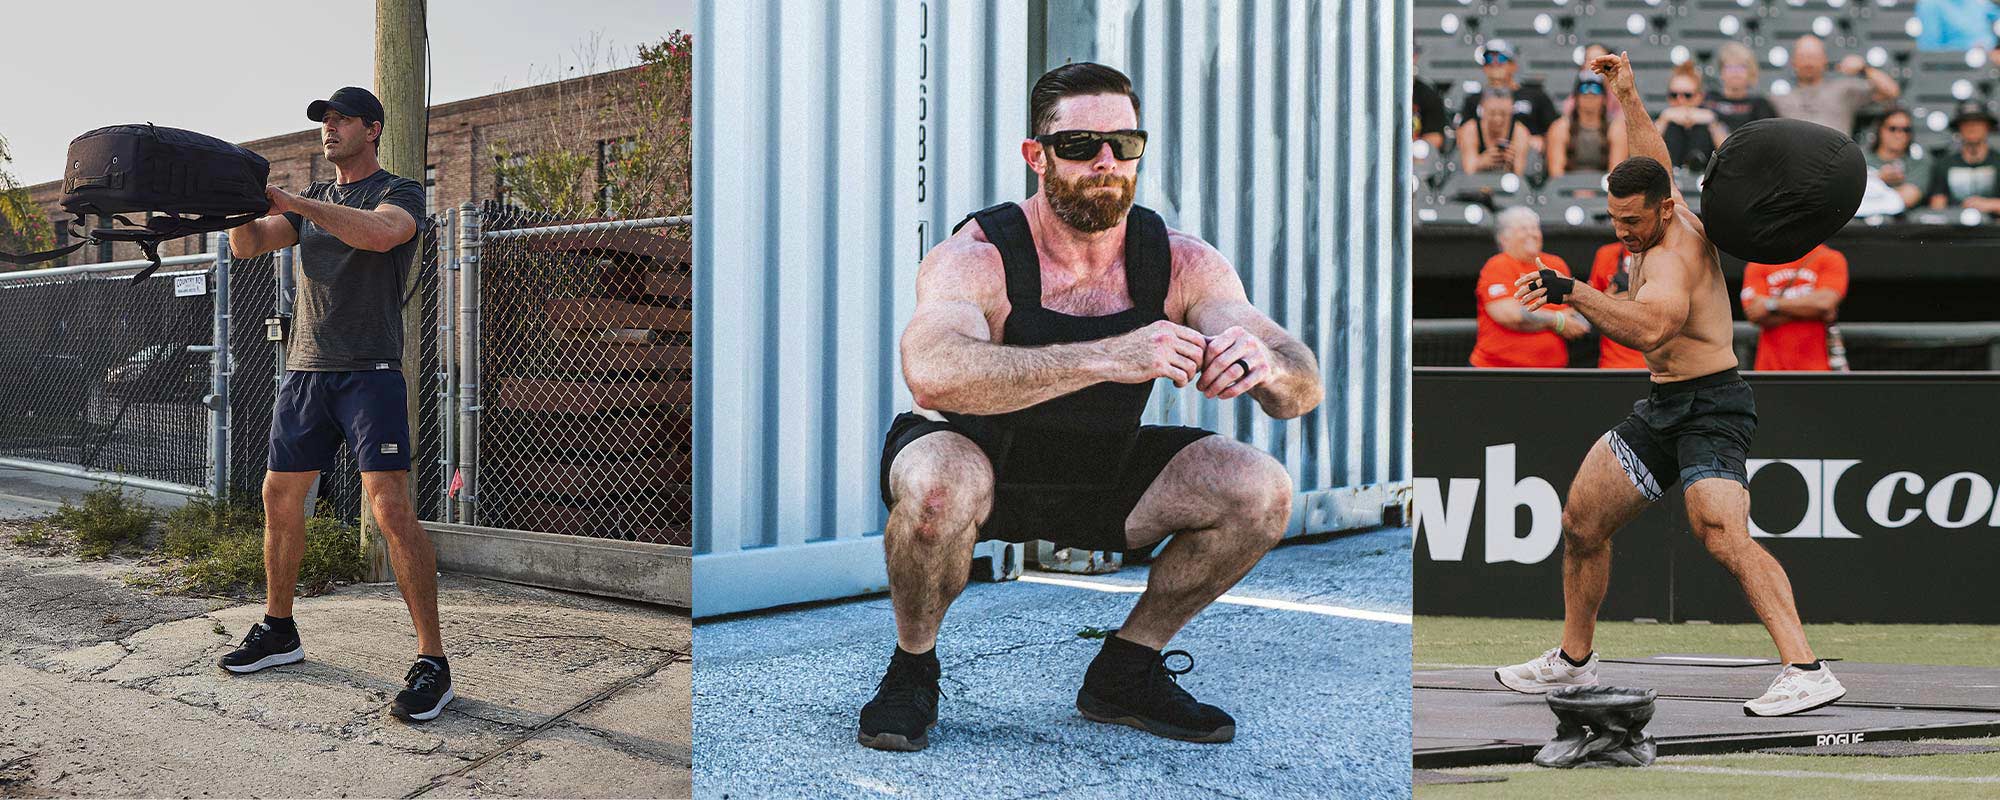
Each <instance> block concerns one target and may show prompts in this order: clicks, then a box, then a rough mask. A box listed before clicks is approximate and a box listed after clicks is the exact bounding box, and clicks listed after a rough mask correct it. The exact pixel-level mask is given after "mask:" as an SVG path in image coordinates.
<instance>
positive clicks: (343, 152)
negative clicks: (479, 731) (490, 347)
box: [220, 86, 452, 721]
mask: <svg viewBox="0 0 2000 800" xmlns="http://www.w3.org/2000/svg"><path fill="white" fill-rule="evenodd" d="M306 118H307V119H310V120H312V121H314V122H317V123H319V125H320V129H319V130H320V146H321V149H322V150H323V151H324V152H325V154H326V160H327V162H328V163H331V164H333V168H334V172H335V176H336V179H335V180H332V181H322V182H319V183H314V184H313V185H312V186H311V187H310V188H308V189H306V191H305V194H303V195H295V194H292V193H290V192H287V191H285V190H284V189H281V188H278V187H276V186H267V187H265V189H264V193H265V194H266V195H267V196H268V197H270V199H271V215H270V216H267V217H265V218H263V219H260V220H257V221H256V222H253V223H250V224H248V225H244V226H242V227H239V228H236V229H235V230H233V231H231V232H230V236H229V252H230V254H231V255H232V256H234V257H236V258H252V257H255V256H259V255H263V254H265V253H269V252H271V251H273V250H277V249H280V248H284V247H290V246H292V245H294V244H296V245H298V246H299V260H298V264H299V267H298V298H297V301H296V304H295V305H294V308H295V309H296V312H295V317H294V320H293V325H292V330H291V333H290V339H289V341H288V347H287V350H286V353H285V359H286V360H285V366H286V372H285V378H284V382H283V383H282V384H281V385H280V386H279V388H278V397H277V402H276V405H275V406H274V407H273V408H272V409H271V445H270V464H269V469H268V470H267V471H266V472H265V473H264V520H265V522H264V525H265V529H264V530H265V532H264V572H265V576H266V577H267V579H268V587H269V589H268V597H267V599H266V600H265V616H264V621H262V622H259V623H257V624H255V625H253V626H251V628H250V631H249V632H248V633H247V634H246V635H245V636H244V637H243V644H242V645H241V646H240V647H238V648H237V649H236V650H235V651H233V652H231V653H229V654H228V655H225V656H223V657H222V659H221V661H220V665H221V666H222V668H223V669H225V670H228V671H230V672H233V673H247V672H256V671H258V670H261V669H264V668H266V667H273V666H277V665H279V664H290V663H293V662H296V661H299V660H301V659H304V658H305V647H304V645H303V644H302V643H301V641H300V639H299V632H298V627H297V626H296V625H295V624H294V623H293V621H292V592H293V586H294V584H295V583H296V582H297V581H298V573H299V561H300V559H301V557H302V556H303V555H304V551H305V499H306V492H307V491H308V490H310V489H311V487H312V484H313V481H314V480H315V479H317V478H318V477H319V475H320V473H321V471H323V470H326V469H328V468H330V467H332V466H333V461H334V457H335V455H336V454H337V452H338V449H339V447H340V446H341V442H342V440H343V439H344V440H346V442H347V445H348V446H349V447H351V448H352V449H353V451H354V456H355V460H356V461H358V462H359V463H360V467H361V482H362V486H363V488H365V489H366V490H367V494H368V497H369V498H370V501H371V503H372V506H371V508H370V510H371V511H372V512H373V513H374V515H375V521H376V523H377V524H379V525H380V526H381V529H382V534H383V537H384V538H385V539H387V540H388V545H389V558H390V563H391V566H392V567H393V568H394V569H395V572H396V584H397V586H398V588H400V589H401V590H402V593H403V602H404V604H405V605H407V606H408V607H409V610H410V619H411V621H412V622H414V623H415V625H416V632H417V654H418V657H417V660H416V664H415V665H414V666H412V667H410V670H409V672H408V674H406V675H405V676H404V681H405V682H406V685H407V688H405V689H404V690H403V691H402V692H401V693H399V694H397V695H396V700H395V703H394V704H392V705H391V707H390V712H391V713H393V714H395V715H396V716H398V717H402V718H404V719H408V720H418V721H421V720H428V719H432V718H435V717H436V716H437V715H438V714H439V713H441V712H443V711H444V707H445V704H446V703H449V702H451V699H452V691H451V667H450V665H449V663H448V662H447V661H446V660H445V655H444V643H443V641H442V637H441V636H440V635H439V633H438V614H437V563H436V556H435V553H434V552H433V551H432V549H431V543H430V539H429V538H428V537H427V536H426V534H425V533H424V530H423V527H422V526H421V525H419V524H418V522H417V515H416V509H415V508H414V507H413V506H412V504H411V502H410V493H409V475H410V472H409V470H410V430H409V422H408V419H407V418H406V417H405V416H404V414H405V411H404V409H405V398H406V397H407V387H406V386H405V384H404V380H403V373H402V371H401V364H402V358H403V318H402V305H403V295H404V292H403V284H404V280H405V278H406V276H407V275H408V274H409V271H410V270H411V269H412V266H413V261H414V257H415V255H416V250H417V247H418V242H419V236H418V231H419V229H420V226H421V223H422V222H423V221H424V219H425V217H424V187H423V185H422V184H419V183H417V182H416V181H414V180H411V179H409V178H405V177H401V176H398V175H392V174H390V173H389V172H388V171H387V170H384V169H382V164H381V162H380V161H378V160H377V159H376V155H375V153H376V148H377V146H378V144H379V140H380V139H381V136H382V103H381V101H379V100H376V99H375V95H374V94H371V93H370V92H369V91H368V90H367V89H361V88H357V87H353V86H349V87H347V88H344V89H341V90H340V91H337V92H334V93H333V96H332V97H329V98H327V99H325V100H314V101H313V102H312V104H311V105H308V106H306Z"/></svg>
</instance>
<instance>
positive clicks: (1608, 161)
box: [1548, 72, 1625, 178]
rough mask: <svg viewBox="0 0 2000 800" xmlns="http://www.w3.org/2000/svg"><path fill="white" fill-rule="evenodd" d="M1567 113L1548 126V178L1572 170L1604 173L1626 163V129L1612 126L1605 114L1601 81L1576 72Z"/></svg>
mask: <svg viewBox="0 0 2000 800" xmlns="http://www.w3.org/2000/svg"><path fill="white" fill-rule="evenodd" d="M1569 99H1570V102H1569V107H1570V109H1569V113H1568V114H1565V115H1564V116H1563V117H1562V118H1561V119H1558V120H1556V123H1555V124H1554V125H1550V126H1549V148H1548V163H1549V177H1552V178H1555V177H1561V176H1562V175H1563V174H1565V173H1567V172H1570V171H1572V170H1574V171H1579V172H1605V171H1607V170H1610V169H1611V165H1612V164H1616V163H1618V162H1620V161H1624V160H1625V126H1623V125H1616V124H1613V123H1612V120H1611V115H1610V114H1609V113H1608V112H1607V111H1606V109H1607V108H1608V107H1609V106H1610V103H1608V102H1607V101H1606V99H1605V94H1604V78H1603V76H1601V75H1598V74H1597V73H1595V72H1579V73H1577V77H1576V88H1575V89H1574V90H1573V91H1571V92H1570V96H1569Z"/></svg>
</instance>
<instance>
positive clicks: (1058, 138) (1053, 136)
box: [1035, 130, 1146, 161]
mask: <svg viewBox="0 0 2000 800" xmlns="http://www.w3.org/2000/svg"><path fill="white" fill-rule="evenodd" d="M1035 141H1037V142H1041V143H1042V146H1043V147H1047V148H1049V151H1050V152H1053V153H1055V154H1056V158H1060V159H1062V160H1064V161H1089V160H1091V159H1094V158H1096V157H1097V154H1098V153H1100V152H1103V150H1104V146H1105V145H1107V144H1108V145H1111V157H1112V158H1116V159H1118V160H1119V161H1131V160H1132V159H1135V158H1138V157H1139V156H1141V155H1143V154H1145V152H1146V132H1145V131H1141V130H1121V131H1056V132H1054V133H1044V134H1042V135H1040V136H1036V137H1035Z"/></svg>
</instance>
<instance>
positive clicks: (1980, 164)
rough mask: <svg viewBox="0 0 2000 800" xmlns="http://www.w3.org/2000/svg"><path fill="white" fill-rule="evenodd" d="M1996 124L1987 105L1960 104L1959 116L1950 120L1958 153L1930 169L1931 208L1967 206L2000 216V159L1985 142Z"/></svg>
mask: <svg viewBox="0 0 2000 800" xmlns="http://www.w3.org/2000/svg"><path fill="white" fill-rule="evenodd" d="M1993 124H1994V120H1993V114H1992V113H1991V112H1988V111H1987V110H1986V104H1985V103H1981V102H1979V101H1978V100H1967V101H1965V102H1963V103H1959V104H1958V113H1957V114H1955V115H1953V116H1952V118H1951V129H1952V132H1954V133H1956V134H1958V149H1957V150H1952V151H1949V152H1946V153H1944V154H1943V155H1941V156H1939V157H1938V159H1937V161H1936V163H1934V164H1933V165H1932V166H1931V185H1930V189H1929V192H1928V194H1929V195H1930V198H1931V208H1944V207H1947V206H1964V207H1966V208H1974V209H1978V210H1980V211H1983V212H1986V213H1988V214H1996V213H2000V159H1995V158H1994V157H1993V148H1991V147H1989V146H1987V142H1986V137H1987V135H1988V134H1991V133H1992V132H1993Z"/></svg>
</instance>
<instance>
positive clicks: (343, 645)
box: [0, 524, 692, 797]
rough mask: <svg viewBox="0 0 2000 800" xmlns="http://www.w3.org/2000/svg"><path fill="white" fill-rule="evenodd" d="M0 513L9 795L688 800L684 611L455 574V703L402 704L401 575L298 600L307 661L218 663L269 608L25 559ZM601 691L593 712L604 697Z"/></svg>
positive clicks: (446, 602) (93, 567)
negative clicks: (400, 715) (422, 709)
mask: <svg viewBox="0 0 2000 800" xmlns="http://www.w3.org/2000/svg"><path fill="white" fill-rule="evenodd" d="M7 527H8V526H6V525H4V524H0V608H4V609H6V613H4V614H0V797H42V796H148V797H201V796H230V797H237V796H241V797H249V796H290V797H297V796H327V797H345V796H363V797H404V796H424V797H431V796H436V797H466V796H489V797H490V796H499V797H549V796H562V797H598V796H607V797H630V796H645V797H687V796H689V795H690V794H691V792H692V786H691V783H690V777H689V771H690V762H691V761H692V758H691V747H690V738H689V722H688V713H689V711H688V689H689V682H690V680H691V664H690V662H689V659H688V653H689V644H690V641H689V640H690V631H689V624H688V620H687V618H686V617H685V616H684V615H682V614H680V613H677V612H672V611H669V610H665V609H660V608H657V607H651V606H643V605H639V604H633V603H624V602H619V601H610V600H601V599H596V598H589V597H582V596H577V595H570V594H564V593H560V592H552V591H546V590H542V589H534V588H529V587H521V586H514V585H510V584H503V583H498V582H494V581H485V580H480V579H475V578H467V577H463V576H450V575H447V576H444V577H443V578H442V580H441V583H440V594H439V606H440V608H441V610H442V614H441V617H442V622H443V633H444V639H445V645H446V650H447V653H448V654H449V655H450V656H451V663H452V673H453V680H454V683H455V686H454V690H455V693H456V694H457V699H456V700H455V701H454V702H453V703H452V705H451V706H450V707H449V708H447V709H446V711H445V713H444V715H442V716H440V717H439V718H438V719H436V720H433V721H431V722H429V723H424V724H420V725H412V724H408V723H404V722H403V721H401V720H397V719H395V718H394V717H392V716H390V715H389V713H388V705H389V702H390V700H391V699H392V698H393V697H394V696H395V693H396V692H397V691H398V690H399V689H401V688H402V676H403V673H404V671H405V670H406V669H407V668H408V667H409V664H410V662H411V660H412V659H413V658H414V654H415V647H416V644H415V637H414V635H413V634H412V633H411V630H410V622H409V616H408V612H407V611H406V610H405V609H404V606H403V603H402V599H401V597H400V596H399V595H398V594H397V593H396V591H395V587H394V586H390V585H363V586H352V587H346V588H342V589H340V590H339V591H337V592H334V593H331V594H327V595H323V596H320V597H315V598H301V599H300V600H299V601H298V603H297V606H296V611H295V618H296V619H297V620H298V621H299V629H300V634H301V637H302V638H303V640H304V643H305V649H306V660H305V661H304V662H301V663H299V664H294V665H289V666H285V667H279V668H274V669H270V670H266V671H264V672H260V673H257V674H254V675H230V674H228V673H225V672H223V671H221V670H220V669H218V668H217V667H216V666H215V664H214V662H215V659H216V658H217V657H218V656H219V655H221V654H222V653H223V652H226V651H227V650H228V649H229V648H231V647H233V646H234V645H235V643H236V642H237V640H239V639H240V638H241V637H242V635H243V632H244V631H245V630H246V629H247V627H248V626H249V625H250V624H252V623H254V622H256V621H257V620H259V619H261V617H262V614H263V610H262V608H261V605H260V604H257V603H237V602H231V601H225V600H213V599H203V598H184V597H171V596H156V595H151V594H148V593H146V592H144V591H141V590H138V589H134V588H131V587H129V586H127V585H126V583H125V581H124V576H125V575H127V574H129V573H132V572H134V571H136V570H139V569H142V567H141V566H140V565H139V564H137V563H136V562H134V561H131V560H129V559H112V560H107V561H103V562H94V563H80V562H77V561H75V560H74V559H71V558H67V557H56V556H48V555H44V554H41V553H38V552H36V551H32V550H23V549H21V548H18V547H15V546H13V545H11V544H10V543H9V542H8V539H7V536H6V535H5V534H7V533H8V532H9V531H7V530H5V528H7ZM593 700H594V702H587V701H593Z"/></svg>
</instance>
